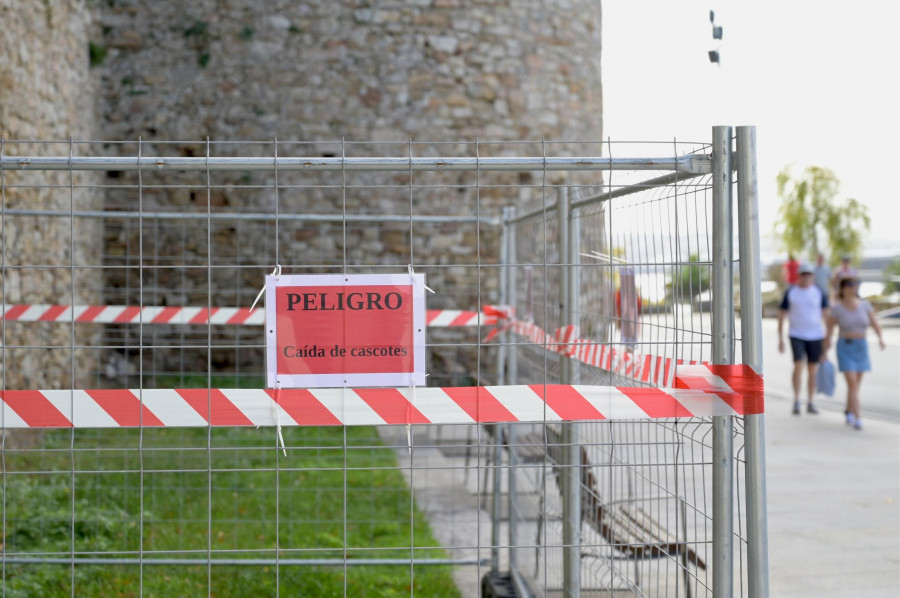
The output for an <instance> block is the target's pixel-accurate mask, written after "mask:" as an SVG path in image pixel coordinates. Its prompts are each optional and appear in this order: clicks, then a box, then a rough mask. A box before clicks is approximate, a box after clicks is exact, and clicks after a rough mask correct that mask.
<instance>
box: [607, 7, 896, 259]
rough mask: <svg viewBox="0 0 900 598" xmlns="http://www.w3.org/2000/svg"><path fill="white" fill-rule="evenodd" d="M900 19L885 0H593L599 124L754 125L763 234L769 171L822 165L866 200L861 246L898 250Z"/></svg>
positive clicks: (618, 133)
mask: <svg viewBox="0 0 900 598" xmlns="http://www.w3.org/2000/svg"><path fill="white" fill-rule="evenodd" d="M710 9H713V10H715V15H716V24H717V25H721V26H722V27H723V33H724V35H723V39H722V40H721V41H718V40H714V39H713V38H712V25H711V24H710V21H709V11H710ZM898 28H900V2H898V1H896V0H881V1H876V0H858V1H855V2H847V1H846V0H844V1H836V0H789V1H783V0H780V1H776V0H756V1H753V2H750V1H743V2H742V1H738V0H730V1H716V0H708V1H705V2H698V1H695V0H653V1H643V0H603V52H602V69H603V73H602V78H603V101H604V107H603V119H604V123H603V126H604V131H603V133H604V136H605V137H609V138H611V139H612V140H613V141H616V140H663V141H664V140H671V139H672V138H677V139H679V140H681V139H683V140H685V141H698V140H699V141H703V140H709V139H710V138H711V128H712V126H713V125H731V126H738V125H756V127H757V139H758V151H759V156H758V158H759V187H760V189H759V190H760V220H761V222H760V229H761V232H762V233H763V234H765V233H766V231H771V230H772V227H773V226H774V223H775V219H776V216H777V209H778V202H779V199H778V197H777V193H776V186H775V176H776V175H777V173H778V171H779V170H780V169H781V168H782V167H784V166H785V165H788V164H795V165H796V166H797V170H798V171H799V170H801V169H802V168H803V167H805V166H808V165H816V166H823V167H826V168H830V169H832V170H833V171H834V172H835V174H836V175H837V176H838V178H839V179H840V181H841V195H842V196H845V197H855V198H857V199H859V200H860V201H862V202H863V203H865V204H866V205H867V206H868V207H869V213H870V215H871V216H872V233H871V235H870V236H869V240H868V242H867V244H866V250H867V252H868V253H878V254H885V253H889V254H895V253H896V254H900V241H898V239H900V234H898V226H900V191H898V185H900V35H898V33H897V31H898ZM716 49H717V50H719V52H720V55H721V66H716V65H714V64H711V63H710V62H709V59H708V57H707V52H708V51H709V50H716ZM765 257H766V256H764V258H765Z"/></svg>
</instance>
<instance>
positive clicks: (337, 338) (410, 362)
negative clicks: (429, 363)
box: [266, 274, 426, 388]
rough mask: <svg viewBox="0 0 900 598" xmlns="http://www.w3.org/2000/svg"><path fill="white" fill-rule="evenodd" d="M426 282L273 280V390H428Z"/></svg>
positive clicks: (269, 295) (414, 278) (393, 277)
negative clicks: (426, 379)
mask: <svg viewBox="0 0 900 598" xmlns="http://www.w3.org/2000/svg"><path fill="white" fill-rule="evenodd" d="M425 324H426V322H425V277H424V275H421V274H388V275H384V274H353V275H342V274H325V275H290V276H282V275H270V276H267V277H266V350H267V368H266V369H267V384H268V386H269V387H270V388H320V387H339V386H411V385H416V386H424V385H425Z"/></svg>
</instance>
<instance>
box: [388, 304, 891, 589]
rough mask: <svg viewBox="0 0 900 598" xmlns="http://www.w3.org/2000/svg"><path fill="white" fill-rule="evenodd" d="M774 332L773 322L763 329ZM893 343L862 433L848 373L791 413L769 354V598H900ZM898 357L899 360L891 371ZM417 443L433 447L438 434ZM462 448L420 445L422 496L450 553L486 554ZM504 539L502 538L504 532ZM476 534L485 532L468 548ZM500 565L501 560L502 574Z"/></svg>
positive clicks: (474, 576) (460, 577)
mask: <svg viewBox="0 0 900 598" xmlns="http://www.w3.org/2000/svg"><path fill="white" fill-rule="evenodd" d="M773 330H774V328H773V327H772V324H771V322H769V323H768V324H767V336H771V333H772V332H773ZM888 338H889V340H888V345H889V347H888V352H885V353H882V354H880V355H879V356H878V358H877V359H878V361H879V362H880V363H878V364H877V367H876V369H875V371H873V373H872V377H871V379H869V380H868V381H866V382H864V390H865V389H868V391H869V392H870V393H872V392H875V393H877V394H878V395H879V396H877V397H874V396H870V397H868V406H869V407H870V410H869V411H867V399H866V398H864V400H863V419H864V428H865V429H864V430H863V431H861V432H860V431H855V430H853V429H852V428H850V427H849V426H846V425H845V424H844V419H843V413H842V411H843V401H844V399H843V393H844V392H845V390H844V386H843V381H842V380H839V382H838V388H837V394H836V396H835V397H834V398H831V399H827V398H824V397H822V396H821V395H819V399H818V400H819V403H820V408H821V414H820V415H818V416H811V415H807V414H805V413H804V414H803V415H801V416H794V415H791V403H792V398H791V391H790V386H789V375H787V373H788V372H789V367H788V369H784V368H782V365H783V362H784V360H785V359H786V357H785V356H780V355H778V354H777V352H776V351H772V350H767V351H766V356H765V359H766V371H767V374H766V446H767V455H766V456H767V482H768V507H769V565H770V567H769V568H770V584H769V588H770V596H771V597H772V598H781V597H784V598H787V597H791V598H807V597H808V598H812V597H816V598H829V597H838V596H840V597H845V596H853V597H859V598H876V597H877V598H881V597H884V598H897V597H898V596H900V420H898V418H897V417H896V415H895V414H896V412H897V410H898V408H900V383H898V382H897V380H898V379H900V377H898V373H900V360H898V359H896V356H897V354H898V351H900V328H893V329H892V330H891V331H890V333H889V337H888ZM771 340H772V339H771V338H768V339H767V343H769V342H770V341H771ZM776 342H777V340H776ZM885 360H888V362H887V363H885V362H884V361H885ZM891 360H893V361H897V363H895V364H893V366H892V365H891V364H890V363H889V361H891ZM769 372H772V373H769ZM867 383H868V386H866V384H867ZM879 405H880V406H879ZM875 407H878V408H877V409H876V408H875ZM450 428H452V427H447V430H449V429H450ZM393 432H394V435H396V438H394V439H393V440H394V444H395V446H401V447H404V448H403V449H401V450H400V451H398V456H400V459H401V463H402V462H403V461H404V459H406V460H408V459H409V458H410V456H409V454H408V452H407V450H406V448H405V445H406V436H405V429H399V428H397V429H393ZM451 434H452V432H451ZM449 435H450V434H448V436H449ZM420 438H421V436H420ZM421 441H422V443H423V444H425V445H426V446H427V445H428V444H431V443H432V442H435V441H436V438H434V437H431V438H428V439H426V438H421ZM448 442H449V443H450V444H453V443H454V442H456V443H458V442H464V439H463V438H456V439H452V438H448V437H445V438H444V439H443V443H448ZM482 442H483V443H485V444H486V443H488V442H489V441H488V440H487V439H486V438H483V439H482ZM417 444H418V442H417ZM432 446H433V445H432ZM455 451H456V453H453V452H452V451H448V449H446V448H445V449H444V450H442V451H441V450H438V449H437V448H425V449H424V450H420V449H418V448H417V449H416V450H415V451H413V459H414V461H415V462H416V467H417V471H418V473H417V474H416V475H415V476H414V480H413V486H414V487H415V488H416V490H417V501H418V503H419V505H420V507H422V508H424V509H425V511H426V512H428V513H429V517H430V519H431V523H432V526H433V527H434V528H435V532H436V534H437V536H438V537H439V538H440V539H441V540H442V541H443V542H444V544H445V546H455V547H462V546H465V547H467V548H465V549H461V550H455V551H453V554H452V555H451V556H453V557H454V558H468V559H471V558H482V559H483V558H488V557H489V556H490V550H485V549H480V550H479V549H478V545H480V546H490V517H489V515H488V513H487V512H486V510H485V509H486V508H487V506H488V505H487V504H482V505H481V506H482V507H483V509H479V508H478V506H479V505H478V500H477V498H476V497H475V496H474V495H473V494H474V490H473V489H474V488H475V487H476V485H477V482H476V481H475V479H474V478H473V477H472V476H476V475H478V472H477V471H476V470H474V467H473V469H472V470H470V474H469V479H468V481H467V483H464V480H463V474H464V472H463V468H464V465H465V459H464V447H462V446H460V445H459V444H456V445H455ZM418 468H421V469H418ZM504 498H505V496H504ZM501 537H502V538H504V539H505V537H506V536H505V529H504V534H503V535H502V536H501ZM474 538H480V539H479V540H478V541H477V543H473V539H474ZM501 552H502V553H505V551H501ZM505 567H506V562H505V555H504V557H503V558H502V562H501V569H504V568H505ZM486 572H487V567H484V566H482V567H475V566H468V567H459V568H458V569H457V574H456V579H457V584H458V586H459V587H460V589H461V591H462V593H463V595H464V596H475V595H477V592H478V580H479V579H480V577H481V576H482V575H484V573H486Z"/></svg>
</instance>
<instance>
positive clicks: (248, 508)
mask: <svg viewBox="0 0 900 598" xmlns="http://www.w3.org/2000/svg"><path fill="white" fill-rule="evenodd" d="M214 382H215V381H214ZM203 386H205V381H204V384H203ZM214 386H221V385H216V384H214ZM283 433H284V439H285V443H286V445H287V447H288V453H287V457H285V456H283V455H282V453H281V451H280V449H279V448H278V447H277V446H276V442H277V440H276V434H275V431H274V430H272V429H255V428H217V429H152V428H147V429H144V430H136V429H103V430H75V431H71V430H48V431H46V432H45V433H44V436H43V438H42V441H41V446H40V447H39V449H31V450H11V449H7V450H5V451H4V452H3V468H4V469H3V470H4V471H5V475H3V480H2V493H3V496H2V499H3V500H2V505H3V537H2V542H3V548H4V550H5V551H6V553H7V555H8V556H13V555H11V554H10V553H15V554H16V556H23V553H26V554H25V556H35V557H38V556H40V555H41V554H44V555H46V556H50V557H66V558H67V557H69V556H70V555H71V554H72V552H73V550H74V552H75V554H76V555H77V556H78V557H79V558H91V557H104V558H107V557H108V558H137V557H139V556H140V555H141V553H143V559H144V561H145V563H144V565H143V567H141V566H140V565H139V564H121V565H120V564H103V565H91V564H79V565H77V566H75V567H71V566H69V565H55V564H54V565H51V564H30V563H29V564H17V563H7V564H6V566H5V570H4V579H3V581H4V583H3V588H2V589H3V590H4V593H3V595H4V596H7V597H10V596H69V595H71V594H72V593H73V584H74V595H76V596H123V597H124V596H141V595H144V596H171V597H175V596H197V595H207V594H209V595H212V596H218V597H224V596H241V597H245V596H251V597H259V596H273V595H275V591H276V587H278V588H280V591H281V593H282V595H285V596H317V597H318V596H323V597H327V596H344V595H345V584H346V595H347V596H373V597H375V596H379V597H380V596H385V597H391V596H409V595H410V592H411V590H412V592H413V594H414V595H416V596H437V597H455V596H458V595H459V594H458V592H457V590H456V588H455V586H454V584H453V580H452V577H451V568H450V567H449V566H446V565H419V566H415V567H414V568H412V569H411V568H410V565H409V564H405V565H400V566H392V565H380V566H368V565H366V566H347V567H343V566H337V567H331V566H324V567H322V566H306V565H302V566H301V565H290V564H288V565H284V564H282V565H280V566H279V567H277V568H276V567H275V566H273V565H271V564H268V565H266V564H260V565H224V564H223V565H212V566H207V565H206V564H205V561H206V560H207V558H211V559H212V560H213V561H216V560H217V559H222V558H228V559H248V558H254V559H274V558H276V546H277V547H278V548H279V550H278V553H277V555H278V558H279V559H291V560H296V559H336V560H337V561H339V562H342V561H343V559H345V558H346V559H347V560H348V561H350V562H352V561H353V560H354V559H375V558H378V559H387V558H391V559H405V560H408V559H410V557H411V556H414V557H415V558H417V559H440V558H447V554H446V552H445V551H444V550H443V549H441V548H440V547H439V545H438V543H437V541H436V540H435V539H434V537H433V535H432V533H431V530H430V528H429V526H428V523H427V521H426V520H425V518H424V516H423V515H422V513H420V512H419V511H418V510H417V509H416V508H415V505H413V504H412V502H411V499H410V493H409V490H408V488H407V486H406V483H405V482H404V480H403V476H402V474H401V472H400V471H399V470H398V469H397V462H396V459H395V456H394V453H393V451H392V450H390V449H388V448H385V447H384V446H382V445H381V443H380V441H379V439H378V435H377V434H376V432H375V430H374V429H373V428H363V427H348V428H340V427H334V428H326V427H317V428H284V430H283ZM411 546H413V547H414V548H413V549H411V548H410V547H411ZM159 558H165V559H200V560H201V561H203V564H197V565H176V564H169V565H155V564H147V562H150V561H152V559H159Z"/></svg>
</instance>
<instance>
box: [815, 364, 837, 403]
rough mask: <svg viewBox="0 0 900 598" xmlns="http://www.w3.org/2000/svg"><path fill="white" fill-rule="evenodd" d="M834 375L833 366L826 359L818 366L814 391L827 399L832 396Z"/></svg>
mask: <svg viewBox="0 0 900 598" xmlns="http://www.w3.org/2000/svg"><path fill="white" fill-rule="evenodd" d="M834 387H835V373H834V364H833V363H831V361H830V360H828V359H826V360H825V361H823V362H822V363H820V364H819V370H818V371H817V372H816V391H817V392H820V393H822V394H823V395H825V396H827V397H833V396H834Z"/></svg>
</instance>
